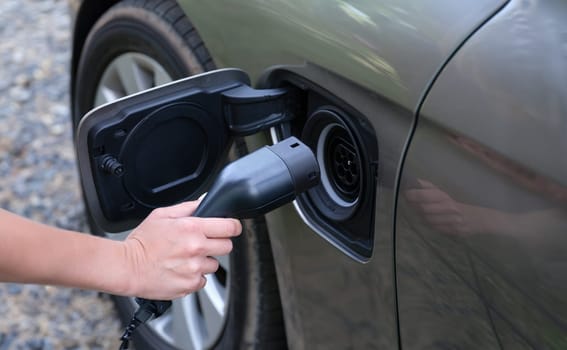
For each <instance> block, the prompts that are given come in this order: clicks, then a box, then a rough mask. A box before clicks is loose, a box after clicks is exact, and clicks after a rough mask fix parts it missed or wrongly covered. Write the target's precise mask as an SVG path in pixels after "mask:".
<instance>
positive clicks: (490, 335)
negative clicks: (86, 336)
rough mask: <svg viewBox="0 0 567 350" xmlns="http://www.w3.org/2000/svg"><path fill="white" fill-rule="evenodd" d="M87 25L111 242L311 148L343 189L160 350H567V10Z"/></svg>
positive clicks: (97, 15) (515, 8)
mask: <svg viewBox="0 0 567 350" xmlns="http://www.w3.org/2000/svg"><path fill="white" fill-rule="evenodd" d="M71 8H72V12H73V16H74V31H73V51H72V52H73V55H72V62H71V72H72V81H71V90H72V98H71V103H72V111H73V113H72V114H73V125H74V126H75V128H78V127H79V125H80V121H81V119H82V118H83V117H84V116H85V115H88V113H89V111H91V110H92V109H93V108H98V112H96V113H98V114H101V115H103V117H101V118H100V120H99V119H97V118H92V119H91V121H92V122H90V123H88V125H81V128H83V129H85V131H84V132H85V134H84V135H87V136H88V137H87V136H86V139H88V143H87V144H85V145H86V146H85V149H83V150H82V151H81V152H79V158H80V159H79V161H80V162H81V158H83V163H84V164H94V166H92V167H90V168H88V169H87V170H85V171H83V169H82V170H81V177H82V179H83V188H84V189H85V199H86V202H87V207H88V210H87V211H88V215H89V218H90V219H91V223H92V229H93V232H94V233H96V234H100V235H106V236H108V237H110V238H114V239H121V238H123V237H124V235H125V234H127V232H128V229H129V228H131V227H132V226H133V225H135V224H136V223H137V222H139V221H140V220H141V219H142V218H143V216H144V215H145V214H147V212H148V210H150V209H151V208H152V207H158V206H161V205H167V204H171V203H174V202H179V201H183V200H188V199H195V198H197V197H199V196H200V195H201V194H202V193H203V192H205V191H206V190H207V186H208V185H209V184H210V181H211V180H212V179H214V177H215V175H216V174H217V172H218V169H220V168H221V167H222V165H223V164H225V163H226V162H228V161H229V160H233V159H237V158H239V157H241V156H243V155H245V154H247V153H249V152H251V151H253V150H255V149H257V148H259V147H262V146H264V145H269V144H273V143H277V142H279V141H280V140H283V139H285V138H287V137H289V136H295V137H297V138H298V139H300V140H302V141H303V142H304V143H306V144H307V145H308V146H309V147H310V148H311V149H312V151H313V153H314V154H315V156H316V158H317V161H318V164H319V168H320V172H321V178H320V183H319V185H318V186H317V187H315V188H313V189H310V190H309V191H307V192H305V193H303V194H301V195H299V196H298V197H297V198H296V200H295V201H294V202H293V203H290V204H288V205H285V206H283V207H281V208H279V209H276V210H274V211H272V212H270V213H268V214H266V215H263V216H260V217H256V218H253V219H247V220H244V221H243V223H244V233H243V234H242V235H241V237H239V238H238V239H236V240H235V242H234V251H233V253H231V255H230V256H229V257H221V258H219V259H220V265H221V268H220V269H219V271H218V272H217V273H215V274H213V275H210V276H208V283H207V287H205V288H204V289H203V290H201V291H199V292H197V293H194V294H192V295H189V296H187V297H185V298H182V299H179V300H175V301H174V305H173V307H172V308H171V310H170V311H168V313H167V314H165V315H163V316H162V317H160V318H158V319H156V320H154V321H152V322H150V323H149V324H148V325H147V326H144V327H142V328H141V329H140V331H139V332H138V333H137V338H136V339H135V340H136V347H137V348H138V349H174V348H175V349H210V348H215V349H245V348H246V349H247V348H252V349H278V348H282V349H283V348H291V349H395V348H403V349H427V348H442V349H498V348H507V349H531V348H541V349H563V348H566V347H567V297H566V295H567V244H566V243H567V240H566V237H567V236H566V233H567V213H566V210H565V209H566V204H567V188H566V184H567V157H566V156H565V152H566V150H567V138H565V137H564V134H565V131H566V130H567V118H566V115H567V64H566V62H567V60H566V57H567V25H566V23H567V22H566V21H565V16H566V14H567V4H566V3H565V2H564V1H559V0H509V1H506V0H466V1H458V2H457V1H450V0H441V1H435V2H433V1H411V0H407V1H399V0H375V1H364V0H360V1H346V0H336V1H322V0H312V1H260V0H255V1H238V0H231V1H228V0H226V1H196V0H178V1H174V0H124V1H116V0H82V1H72V2H71ZM219 69H220V70H219ZM208 71H213V72H210V73H206V74H205V75H203V73H204V72H208ZM192 76H196V78H194V79H193V80H192V78H191V77H192ZM179 79H183V80H179ZM174 81H175V82H174ZM172 82H174V83H172ZM162 84H166V85H164V86H163V87H159V88H156V89H152V90H150V91H149V92H148V93H141V94H140V93H139V92H140V91H145V90H147V89H150V88H154V87H156V86H160V85H162ZM233 87H237V88H241V90H239V91H240V92H241V93H239V94H235V93H232V94H231V93H226V91H228V90H231V89H232V88H233ZM231 91H232V90H231ZM233 92H234V91H233ZM136 93H138V94H136ZM131 94H135V95H134V97H126V96H129V95H131ZM269 96H272V97H273V98H272V99H270V98H268V97H269ZM274 96H275V97H274ZM113 101H118V102H117V104H114V103H113ZM117 106H118V107H117ZM95 111H97V110H96V109H95ZM93 113H94V112H93ZM212 115H214V116H215V118H212V117H211V116H212ZM108 118H111V119H108ZM83 124H85V123H83ZM85 142H87V141H85ZM109 157H110V158H109ZM103 159H104V160H107V161H109V162H110V163H105V164H110V165H113V164H114V165H117V164H119V165H123V168H120V171H119V172H118V173H116V172H114V173H113V171H109V169H110V168H112V167H110V168H109V167H106V169H105V167H104V166H101V167H97V166H96V165H97V164H99V163H97V162H101V161H102V160H103ZM113 162H114V163H113ZM110 165H109V166H110ZM112 169H116V168H112ZM87 189H88V190H87ZM116 232H118V233H116ZM105 268H108V269H111V268H112V266H107V267H105ZM115 301H116V307H117V309H118V312H119V313H120V314H121V315H122V317H124V318H125V319H127V318H129V317H130V315H131V313H132V310H133V308H134V306H135V303H134V302H133V300H132V299H128V298H115Z"/></svg>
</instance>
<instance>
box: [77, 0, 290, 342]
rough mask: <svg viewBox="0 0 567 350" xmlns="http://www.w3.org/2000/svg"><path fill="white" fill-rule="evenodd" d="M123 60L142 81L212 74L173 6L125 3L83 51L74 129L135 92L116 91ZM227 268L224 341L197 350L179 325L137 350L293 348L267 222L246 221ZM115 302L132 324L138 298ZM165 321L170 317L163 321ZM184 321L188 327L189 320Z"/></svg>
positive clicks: (148, 334) (145, 335)
mask: <svg viewBox="0 0 567 350" xmlns="http://www.w3.org/2000/svg"><path fill="white" fill-rule="evenodd" d="M125 57H127V58H128V59H132V60H133V61H136V64H138V63H139V64H140V65H141V68H140V69H141V71H144V70H145V73H143V74H146V73H148V72H149V71H151V69H154V68H155V69H156V72H157V73H155V72H150V73H151V74H150V73H148V74H147V76H148V77H151V76H152V74H153V76H154V78H155V77H156V76H161V77H162V78H163V76H164V75H163V74H162V73H160V72H161V69H163V71H164V72H165V73H166V75H167V77H168V78H169V79H170V80H175V79H179V78H183V77H186V76H190V75H193V74H197V73H201V72H203V71H206V70H211V69H214V63H213V61H212V60H211V58H210V56H209V54H208V51H207V50H206V48H205V47H204V45H203V42H202V40H201V38H200V37H199V35H198V34H197V32H196V31H195V29H194V28H193V26H192V25H191V23H190V22H189V20H188V19H187V17H186V16H185V15H184V13H183V12H182V10H181V9H180V8H179V6H178V5H177V4H176V2H175V1H171V0H145V1H130V0H127V1H123V2H120V3H118V4H116V5H114V6H113V7H111V8H110V9H109V10H108V11H107V12H106V13H105V14H103V15H102V16H101V18H99V20H98V21H97V22H96V24H95V25H94V26H93V28H92V29H91V30H90V33H89V35H88V37H87V39H86V41H85V44H84V46H83V49H82V52H81V57H80V59H79V63H78V67H77V73H76V75H75V76H74V77H73V79H74V82H75V87H76V88H75V91H74V92H73V96H72V97H71V98H72V104H73V124H74V127H75V128H76V127H77V125H78V123H79V121H80V119H81V118H82V116H83V115H85V114H86V113H87V112H88V111H89V110H90V109H92V108H93V107H95V106H96V105H98V104H100V103H103V102H108V101H111V100H112V99H114V98H118V97H121V95H126V94H129V93H132V92H136V91H132V90H133V89H132V87H131V86H130V87H128V84H127V83H125V84H124V85H125V86H126V87H125V88H117V86H118V85H116V84H114V82H113V80H112V79H113V78H112V74H114V73H113V71H112V69H113V67H114V64H115V63H116V62H122V61H119V60H122V59H124V58H125ZM109 72H110V73H109ZM154 73H155V74H154ZM160 74H161V75H160ZM109 77H110V78H109ZM154 78H152V79H145V78H144V79H141V81H142V82H143V84H141V85H144V84H146V85H148V84H149V85H151V86H137V88H138V90H141V89H142V88H148V87H152V86H155V85H158V84H159V83H160V81H159V80H160V79H157V78H155V79H154ZM106 79H109V80H108V81H109V83H108V86H107V85H105V84H106V81H107V80H106ZM136 81H138V80H136ZM130 85H132V84H130ZM107 88H108V89H107ZM101 91H102V92H101ZM101 96H102V97H101ZM108 96H110V97H108ZM101 99H102V100H101ZM236 143H237V144H238V146H237V147H233V149H232V151H231V154H232V157H235V156H241V155H243V154H245V153H246V147H245V144H244V142H243V141H241V140H239V141H237V142H236ZM87 215H88V217H89V222H91V230H92V232H93V234H96V235H101V236H107V234H106V233H105V232H102V231H101V230H100V229H99V228H98V227H97V226H96V225H95V224H94V223H93V221H92V217H91V216H90V214H89V210H88V208H87ZM122 236H123V237H124V236H125V235H122ZM229 266H230V270H229V276H228V278H227V277H226V276H224V277H223V276H216V277H218V278H219V279H223V278H224V281H225V282H224V283H225V286H226V289H227V295H228V297H227V300H228V301H227V304H226V305H227V306H226V308H225V310H226V311H225V314H224V316H223V319H222V320H221V321H220V322H219V325H218V327H219V332H220V333H219V334H218V336H216V337H212V338H211V339H206V340H207V341H206V342H205V343H208V344H196V343H195V339H196V338H195V337H193V335H192V334H193V333H191V332H190V331H189V329H188V328H187V334H184V333H183V332H184V330H185V328H183V327H182V328H183V329H182V331H181V333H183V334H181V333H180V332H179V328H180V327H179V322H178V321H177V320H178V319H177V318H176V319H175V323H176V324H177V326H176V325H175V324H174V325H173V326H172V327H171V328H175V329H177V331H172V332H171V334H168V333H167V329H166V328H165V327H162V328H158V327H155V326H142V327H140V328H139V329H138V330H137V331H136V332H135V334H134V342H135V344H136V348H137V349H139V350H140V349H160V350H161V349H174V348H182V349H193V348H197V349H202V348H215V349H242V348H249V349H266V348H269V349H285V348H287V343H286V337H285V328H284V324H283V317H282V310H281V303H280V296H279V292H278V286H277V281H276V274H275V269H274V264H273V257H272V253H271V246H270V242H269V238H268V233H267V230H266V225H265V223H264V221H263V220H262V219H257V220H246V221H244V222H243V234H242V235H241V236H240V237H239V238H237V239H235V241H234V249H233V252H232V253H231V254H230V257H229ZM108 268H112V267H110V266H109V267H108ZM194 294H196V295H197V296H196V297H195V298H194V299H197V300H198V298H199V297H198V295H199V293H194ZM113 300H114V302H115V305H116V308H117V311H118V314H119V316H120V317H121V319H122V321H123V322H128V321H129V320H130V318H131V315H132V313H133V311H134V303H133V300H132V298H124V297H117V296H113ZM199 305H200V304H199ZM176 307H178V308H179V307H180V306H179V304H177V306H176V305H175V304H174V306H173V308H176ZM173 308H172V309H173ZM177 310H179V309H177ZM166 317H167V315H164V316H162V317H160V319H162V318H164V319H165V318H166ZM187 317H192V316H191V315H189V316H187ZM171 318H172V320H173V319H174V317H171ZM160 319H158V320H156V322H157V321H159V320H160ZM184 321H185V322H189V321H188V320H187V319H185V320H184ZM150 324H151V323H150ZM170 326H171V325H170ZM213 338H214V339H213Z"/></svg>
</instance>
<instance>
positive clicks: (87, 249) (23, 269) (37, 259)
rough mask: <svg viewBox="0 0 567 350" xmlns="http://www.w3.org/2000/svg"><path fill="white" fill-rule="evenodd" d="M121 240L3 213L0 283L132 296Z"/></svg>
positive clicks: (1, 219) (0, 212)
mask: <svg viewBox="0 0 567 350" xmlns="http://www.w3.org/2000/svg"><path fill="white" fill-rule="evenodd" d="M125 254H126V251H125V249H124V246H123V244H122V243H121V242H115V241H112V240H109V239H104V238H100V237H95V236H91V235H86V234H80V233H77V232H72V231H66V230H62V229H58V228H54V227H49V226H46V225H42V224H38V223H35V222H33V221H30V220H27V219H24V218H21V217H19V216H17V215H14V214H11V213H9V212H7V211H4V210H1V209H0V281H5V282H20V283H38V284H51V285H60V286H68V287H78V288H85V289H94V290H100V291H105V292H109V293H114V294H126V293H127V292H128V286H127V278H128V276H127V274H126V272H125V267H124V266H123V263H124V262H125V261H126V257H125Z"/></svg>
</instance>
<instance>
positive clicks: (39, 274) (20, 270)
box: [0, 202, 242, 300]
mask: <svg viewBox="0 0 567 350" xmlns="http://www.w3.org/2000/svg"><path fill="white" fill-rule="evenodd" d="M195 208H196V202H187V203H183V204H179V205H176V206H172V207H168V208H161V209H156V210H154V211H153V212H152V213H151V214H150V215H149V216H148V218H146V220H144V222H142V223H141V224H140V226H139V227H138V228H136V229H135V230H134V231H133V232H132V233H131V234H130V235H129V237H128V238H127V239H126V240H125V241H123V242H118V241H113V240H110V239H105V238H101V237H96V236H92V235H86V234H80V233H77V232H72V231H67V230H63V229H58V228H54V227H50V226H46V225H42V224H38V223H35V222H33V221H30V220H27V219H24V218H21V217H19V216H17V215H14V214H11V213H9V212H7V211H4V210H0V281H10V282H21V283H39V284H53V285H60V286H68V287H78V288H84V289H94V290H99V291H104V292H108V293H112V294H117V295H131V296H134V295H135V296H140V297H145V298H152V299H164V300H165V299H173V298H176V297H180V296H183V295H186V294H188V293H190V292H193V291H195V290H198V289H200V288H202V287H203V286H204V285H205V283H206V280H205V279H204V277H203V275H205V274H208V273H212V272H214V271H216V269H217V268H218V262H217V261H216V260H215V259H213V258H210V256H218V255H225V254H228V253H229V252H230V251H231V249H232V242H231V241H230V238H231V237H233V236H236V235H238V234H239V233H240V231H241V229H242V228H241V226H240V222H238V221H237V220H234V219H216V218H208V219H203V218H193V217H189V215H190V214H191V213H192V212H193V211H194V209H195Z"/></svg>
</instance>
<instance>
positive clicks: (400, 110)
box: [181, 1, 505, 349]
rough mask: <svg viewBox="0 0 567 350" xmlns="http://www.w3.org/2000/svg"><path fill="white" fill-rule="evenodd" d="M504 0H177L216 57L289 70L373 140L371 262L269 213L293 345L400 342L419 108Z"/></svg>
mask: <svg viewBox="0 0 567 350" xmlns="http://www.w3.org/2000/svg"><path fill="white" fill-rule="evenodd" d="M504 3H505V1H468V2H465V3H463V2H459V3H455V2H452V1H443V2H442V4H436V5H435V6H433V5H431V4H427V3H424V2H412V1H403V2H400V1H378V2H376V1H372V2H370V1H337V2H328V1H315V2H313V1H310V2H307V1H305V2H285V1H273V2H265V1H223V2H200V1H183V2H181V6H182V7H183V8H184V10H185V11H186V13H187V15H188V16H189V18H191V20H192V21H193V22H194V23H195V26H196V29H197V30H198V31H199V33H200V35H201V36H202V37H203V39H204V42H205V44H206V46H207V48H208V49H209V51H210V52H211V54H212V56H213V58H214V60H215V63H216V64H217V65H219V66H222V67H229V66H235V67H240V68H242V69H244V70H246V71H247V72H248V73H249V74H250V76H251V78H252V81H253V82H256V83H259V84H262V87H275V86H278V85H277V84H278V83H281V80H278V79H275V78H274V75H273V74H272V73H273V71H275V70H277V68H283V69H284V70H287V71H290V72H292V73H293V74H295V75H297V76H300V77H302V78H303V79H305V80H306V81H307V82H309V84H311V85H313V86H316V87H319V88H320V89H322V90H324V91H325V92H326V93H327V94H328V95H330V96H332V97H334V98H335V99H336V100H340V101H341V102H342V103H344V104H345V105H347V106H349V107H350V108H352V109H353V110H354V111H356V112H358V113H359V114H360V115H362V117H363V118H364V119H365V120H366V121H367V126H368V129H369V130H371V132H372V133H373V134H375V136H376V139H377V147H376V148H377V149H376V152H377V153H378V169H379V170H378V177H377V188H376V190H375V193H374V195H375V197H376V201H375V205H374V208H375V209H374V210H375V213H374V214H375V215H374V221H373V235H374V237H373V238H374V241H373V251H372V255H371V258H370V259H369V260H368V261H367V262H366V263H365V264H361V263H360V262H356V261H355V260H353V259H352V258H350V257H349V256H347V255H345V254H344V253H343V252H341V251H340V250H338V249H336V248H335V247H334V246H332V245H330V244H328V243H327V242H325V239H324V238H325V237H323V236H318V235H316V234H315V232H314V231H315V230H313V228H312V227H311V226H310V225H309V224H308V223H309V220H303V219H302V217H301V215H303V214H302V213H301V211H300V212H299V213H298V211H297V210H296V208H294V207H292V206H291V205H290V206H287V207H284V208H281V209H279V210H276V211H274V212H272V213H270V214H269V215H267V216H266V220H267V223H268V228H269V232H270V239H271V242H272V248H273V254H274V257H275V262H276V264H275V265H276V270H277V274H278V282H279V286H280V293H281V295H282V303H283V309H284V314H285V319H286V331H287V337H288V344H289V345H290V347H291V348H293V349H343V348H395V347H397V346H398V340H397V339H398V333H397V322H396V295H395V282H394V281H395V278H394V266H393V261H394V256H393V251H394V241H393V220H392V217H393V215H394V203H395V194H396V190H395V188H396V176H397V173H398V167H399V164H400V161H401V159H402V155H403V153H404V148H405V145H406V142H407V140H408V138H409V136H410V135H411V130H412V125H413V121H414V112H415V110H416V108H417V106H418V104H419V103H420V99H421V97H422V95H423V93H424V91H425V90H426V88H427V87H428V85H429V83H430V81H431V80H432V78H433V77H434V76H435V74H436V73H437V71H438V70H439V68H440V67H441V66H442V65H443V64H444V62H445V61H446V59H447V58H448V57H449V56H450V55H451V54H452V53H453V51H454V50H456V48H457V47H458V46H459V45H460V44H461V42H462V41H463V40H464V39H465V38H466V37H467V36H468V35H469V34H470V33H471V32H472V31H474V30H475V29H476V28H477V27H478V26H479V25H480V24H481V23H483V22H484V21H485V20H486V19H487V18H489V17H490V16H491V15H493V13H495V12H496V11H498V9H500V8H501V6H503V4H504ZM448 28H450V30H448ZM248 141H249V143H255V144H264V143H266V142H271V141H273V140H271V139H270V137H266V135H256V136H254V137H253V138H252V139H248ZM298 214H299V215H298Z"/></svg>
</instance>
